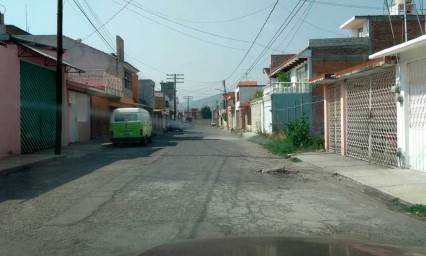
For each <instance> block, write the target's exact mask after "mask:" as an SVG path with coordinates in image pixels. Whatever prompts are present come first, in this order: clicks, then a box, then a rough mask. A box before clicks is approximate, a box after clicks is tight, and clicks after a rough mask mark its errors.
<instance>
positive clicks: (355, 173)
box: [297, 153, 426, 205]
mask: <svg viewBox="0 0 426 256" xmlns="http://www.w3.org/2000/svg"><path fill="white" fill-rule="evenodd" d="M297 157H298V158H299V159H300V160H302V161H303V162H305V163H308V164H311V165H314V166H317V167H320V168H322V169H324V170H325V171H328V172H331V173H338V174H339V175H342V176H344V177H347V178H349V179H351V180H353V181H355V182H358V183H360V184H363V185H366V186H369V187H371V188H374V189H377V190H379V191H380V192H382V193H385V194H387V195H389V196H391V197H396V198H399V199H400V200H402V201H405V202H407V203H410V204H425V205H426V172H420V171H414V170H410V169H394V168H387V167H383V166H379V165H374V164H370V163H368V162H365V161H361V160H357V159H354V158H350V157H344V156H341V155H336V154H329V153H306V154H300V155H297Z"/></svg>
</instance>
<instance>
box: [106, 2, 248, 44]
mask: <svg viewBox="0 0 426 256" xmlns="http://www.w3.org/2000/svg"><path fill="white" fill-rule="evenodd" d="M112 1H113V2H114V3H116V4H118V5H121V6H123V5H122V4H121V3H119V2H117V1H116V0H112ZM126 9H127V10H129V11H131V12H133V13H135V14H137V15H139V16H141V17H143V18H145V19H147V20H150V21H152V22H154V23H156V24H158V25H160V26H163V27H166V28H168V29H170V30H173V31H175V32H177V33H180V34H182V35H185V36H188V37H191V38H193V39H196V40H199V41H203V42H205V43H208V44H213V45H217V46H220V47H224V48H228V49H232V50H239V51H245V50H244V49H242V48H236V47H231V46H227V45H223V44H219V43H215V42H212V41H208V40H205V39H202V38H199V37H196V36H193V35H190V34H187V33H185V32H182V31H180V30H177V29H174V28H172V27H170V26H167V25H165V24H162V23H160V22H158V21H156V20H154V19H152V18H150V17H147V16H145V15H143V14H141V13H139V12H137V11H135V10H133V9H130V8H129V7H126Z"/></svg>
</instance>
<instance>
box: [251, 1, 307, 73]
mask: <svg viewBox="0 0 426 256" xmlns="http://www.w3.org/2000/svg"><path fill="white" fill-rule="evenodd" d="M313 4H314V3H313V2H311V3H310V5H309V7H308V9H306V10H305V11H304V12H303V14H302V15H304V17H303V16H300V17H299V21H302V22H300V23H299V26H298V27H297V29H296V32H294V33H292V32H293V30H294V29H295V28H296V26H297V24H298V22H296V23H295V24H294V26H293V27H292V28H291V30H290V31H289V32H288V33H287V34H290V33H292V34H293V35H292V37H291V38H290V40H289V41H288V43H287V44H286V46H285V47H284V49H286V48H287V47H288V46H289V45H290V44H291V43H292V42H293V40H294V38H295V37H296V35H297V33H298V32H299V30H300V28H301V26H302V24H303V21H305V19H306V17H307V16H308V14H309V12H310V11H311V9H312V7H313ZM287 38H288V37H284V39H283V40H282V41H281V43H280V44H279V45H278V47H280V46H281V45H282V44H283V43H284V41H285V40H286V39H287ZM267 59H268V56H266V58H264V59H263V60H262V62H261V63H262V64H263V63H264V62H265V61H266V60H267ZM256 67H257V66H256ZM253 70H254V68H252V69H251V71H253Z"/></svg>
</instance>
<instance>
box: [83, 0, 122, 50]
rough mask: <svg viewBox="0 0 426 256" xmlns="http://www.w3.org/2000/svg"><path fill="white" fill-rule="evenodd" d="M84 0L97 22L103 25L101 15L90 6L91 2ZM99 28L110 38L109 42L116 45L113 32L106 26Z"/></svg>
mask: <svg viewBox="0 0 426 256" xmlns="http://www.w3.org/2000/svg"><path fill="white" fill-rule="evenodd" d="M78 1H80V0H78ZM82 1H83V3H84V4H85V6H86V8H87V10H89V13H90V14H91V15H92V17H93V18H94V19H95V21H96V22H97V25H98V26H101V25H102V21H101V19H100V18H99V16H98V15H97V14H96V12H95V10H94V9H93V8H92V7H91V6H90V4H89V2H88V1H87V0H82ZM98 30H102V31H103V32H104V34H106V38H107V39H108V42H109V43H110V44H111V45H114V37H113V36H112V34H111V33H110V32H109V30H108V29H107V28H106V27H103V28H101V29H98Z"/></svg>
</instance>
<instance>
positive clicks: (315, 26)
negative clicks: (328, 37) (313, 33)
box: [279, 4, 345, 36]
mask: <svg viewBox="0 0 426 256" xmlns="http://www.w3.org/2000/svg"><path fill="white" fill-rule="evenodd" d="M279 6H280V8H282V9H284V10H286V11H287V12H289V13H290V12H291V11H290V10H289V9H287V8H286V7H285V6H284V5H282V4H279ZM303 22H304V23H306V24H308V25H310V26H312V27H314V28H317V29H319V30H322V31H325V32H328V33H330V34H334V35H338V36H345V34H342V33H337V32H334V31H331V30H328V29H325V28H322V27H320V26H317V25H315V24H313V23H311V22H309V21H307V20H306V19H304V20H303Z"/></svg>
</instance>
